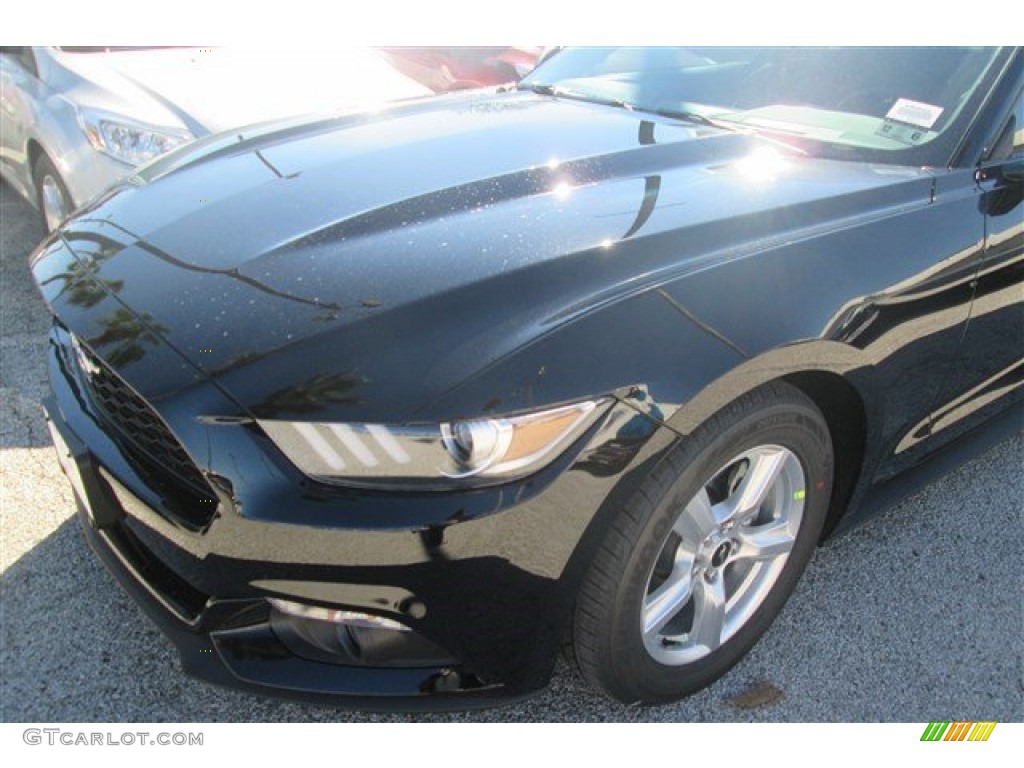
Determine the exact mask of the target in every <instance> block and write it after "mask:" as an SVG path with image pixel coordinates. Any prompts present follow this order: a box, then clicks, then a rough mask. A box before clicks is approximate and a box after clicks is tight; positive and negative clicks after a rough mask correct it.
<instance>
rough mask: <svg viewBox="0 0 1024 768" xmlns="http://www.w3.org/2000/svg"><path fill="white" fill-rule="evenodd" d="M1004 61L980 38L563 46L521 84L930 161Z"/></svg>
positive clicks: (865, 153) (873, 155)
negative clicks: (969, 41) (886, 44)
mask: <svg viewBox="0 0 1024 768" xmlns="http://www.w3.org/2000/svg"><path fill="white" fill-rule="evenodd" d="M1003 60H1005V59H1004V53H1003V52H1001V51H1000V49H997V48H986V47H959V48H953V47H934V48H923V47H919V48H865V47H833V48H820V47H816V48H750V47H742V48H737V47H729V48H724V47H723V48H705V47H700V48H637V47H631V48H579V49H573V48H568V49H566V50H564V51H561V52H559V53H558V54H557V55H555V56H553V57H552V58H551V59H549V60H548V61H547V62H545V63H544V64H542V65H541V66H540V67H538V68H537V69H536V70H534V72H533V73H531V74H530V75H529V76H528V77H527V78H526V79H525V80H524V81H523V83H524V86H526V87H530V86H531V85H533V86H534V88H536V86H537V85H538V84H545V85H550V86H555V87H556V88H555V90H558V88H561V89H563V90H568V91H571V92H573V93H574V94H577V95H582V96H584V97H585V96H591V97H593V99H594V100H601V101H602V102H604V103H610V102H611V101H613V100H615V101H618V102H620V103H623V104H626V105H628V106H629V107H631V108H634V109H637V110H648V111H652V112H659V113H663V114H666V113H677V114H685V113H689V114H691V115H692V114H694V113H695V114H697V115H700V116H703V117H705V118H709V119H713V120H715V121H716V122H720V123H728V124H732V125H735V126H737V127H741V128H743V129H744V130H751V131H754V132H761V133H771V134H775V135H777V136H779V137H780V138H782V139H783V140H785V139H786V138H787V137H788V138H789V139H791V140H793V141H794V142H796V143H798V144H800V145H801V147H804V146H805V145H806V146H809V147H811V149H812V151H813V152H814V153H816V154H820V155H825V156H832V157H839V158H844V159H858V160H871V161H876V162H905V163H906V162H917V161H918V159H920V158H923V159H925V160H927V158H928V156H929V155H933V156H935V159H934V160H932V162H934V163H936V164H938V163H939V162H945V160H947V159H948V154H947V155H945V156H943V152H946V151H947V150H948V148H949V147H951V146H953V145H955V143H956V140H957V138H958V136H957V135H956V134H960V133H962V132H963V131H964V130H966V126H967V124H968V123H969V122H970V118H971V117H972V112H973V111H974V110H976V109H977V108H978V105H979V104H980V102H981V100H982V99H983V97H984V96H985V94H986V93H987V90H988V89H989V88H990V87H991V84H992V82H993V81H994V80H995V78H996V76H997V75H998V70H999V64H1000V62H1001V61H1003ZM932 145H940V146H937V147H935V148H934V150H933V146H932Z"/></svg>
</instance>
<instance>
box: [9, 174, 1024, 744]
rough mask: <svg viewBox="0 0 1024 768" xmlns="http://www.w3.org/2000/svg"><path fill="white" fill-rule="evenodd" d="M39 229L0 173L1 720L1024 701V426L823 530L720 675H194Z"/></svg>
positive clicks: (962, 711) (978, 708)
mask: <svg viewBox="0 0 1024 768" xmlns="http://www.w3.org/2000/svg"><path fill="white" fill-rule="evenodd" d="M41 235H42V230H41V227H40V223H39V220H38V217H37V216H36V214H35V212H34V211H33V210H32V208H31V207H30V206H28V205H27V204H26V203H24V201H22V200H21V199H20V198H18V197H17V195H16V194H15V193H14V192H13V191H12V190H11V188H10V187H9V186H7V185H6V184H2V186H0V510H2V539H0V540H2V554H0V568H2V576H0V601H2V639H0V643H2V647H0V670H2V689H0V707H2V710H0V719H2V720H4V721H42V722H69V721H76V722H77V721H116V722H164V721H169V722H181V721H192V722H207V721H324V722H339V721H357V720H358V721H366V720H371V721H380V720H393V721H409V720H469V721H584V720H585V721H612V720H614V721H683V722H685V721H898V722H915V721H917V722H921V723H922V724H923V723H925V722H928V721H931V720H956V719H967V720H996V721H1001V722H1005V721H1017V722H1019V721H1021V720H1024V675H1022V660H1024V633H1022V631H1021V629H1022V627H1024V600H1022V595H1024V536H1022V535H1021V530H1022V522H1024V521H1022V519H1021V518H1022V512H1024V509H1022V507H1024V472H1022V469H1024V437H1022V436H1021V430H1020V429H1019V427H1018V428H1016V429H1013V430H1011V432H1012V433H1013V434H1012V436H1011V437H1009V438H1008V439H1005V440H1003V441H1002V442H1000V443H999V444H998V445H996V446H995V447H993V448H991V449H990V450H988V451H987V452H986V453H984V455H982V456H981V457H979V458H977V459H975V460H973V461H971V462H969V463H967V464H964V465H962V466H959V467H958V468H956V469H954V470H953V471H951V472H950V473H949V474H947V475H946V476H945V477H942V478H941V479H939V480H937V481H936V482H934V483H932V484H930V485H928V486H927V487H926V488H924V489H923V490H922V491H920V492H918V493H916V494H915V495H913V496H912V497H910V498H908V499H906V500H904V501H902V502H900V503H899V504H897V505H896V506H894V507H892V508H890V509H888V510H887V511H886V512H884V513H883V514H881V515H880V516H878V517H876V518H874V519H873V520H872V521H870V522H869V523H867V524H866V525H864V526H862V527H860V528H859V529H857V530H855V531H854V532H852V533H851V534H849V535H847V536H844V537H842V538H839V539H836V540H834V541H831V542H829V543H827V544H826V545H825V546H824V547H822V548H821V549H819V551H818V552H817V554H816V555H815V557H814V559H813V560H812V562H811V564H810V566H809V568H808V570H807V573H806V574H805V576H804V578H803V580H802V582H801V583H800V585H799V587H798V588H797V590H796V593H795V595H794V596H793V598H792V599H791V600H790V602H789V604H788V605H787V606H786V608H785V609H784V611H783V612H782V615H781V616H780V617H779V620H778V621H777V622H776V624H775V625H774V626H773V627H772V629H771V630H770V631H769V632H768V633H767V635H766V636H765V638H764V639H763V640H762V641H761V643H760V644H759V645H758V646H757V647H756V648H755V649H754V651H753V652H752V653H751V654H750V655H749V656H748V657H747V658H746V659H745V660H744V661H743V662H741V663H740V664H739V665H738V666H737V667H736V668H735V669H733V671H731V672H730V673H729V674H728V675H726V676H725V677H724V678H723V679H722V680H720V681H719V682H718V683H717V684H715V685H714V686H712V687H711V688H710V689H708V690H705V691H703V692H701V693H700V694H698V695H695V696H693V697H691V698H689V699H686V700H685V701H682V702H680V703H678V704H675V705H672V706H665V707H658V708H650V709H642V708H626V707H622V706H619V705H617V704H614V703H611V702H609V701H607V700H605V699H604V698H602V697H601V696H599V695H597V694H595V693H593V692H591V691H589V690H587V689H586V688H585V687H584V686H583V684H582V683H581V681H580V680H579V679H578V678H577V677H575V676H574V675H573V674H572V673H571V672H570V671H569V670H568V669H567V668H566V667H565V665H564V664H560V665H559V667H558V669H557V670H556V674H555V677H554V680H553V682H552V685H551V687H550V689H549V690H548V691H546V692H545V693H543V694H541V695H539V696H537V697H536V698H534V699H531V700H529V701H527V702H525V703H520V704H517V705H515V706H509V707H505V708H501V709H494V710H489V711H484V712H476V713H466V714H451V715H446V714H437V715H423V716H413V715H392V716H385V715H374V714H366V713H354V712H347V711H343V710H340V709H338V708H335V707H324V706H314V705H303V704H296V703H292V702H284V701H279V700H274V699H269V698H262V697H257V696H252V695H248V694H241V693H236V692H233V691H226V690H221V689H218V688H214V687H211V686H209V685H206V684H204V683H200V682H197V681H195V680H192V679H190V678H187V677H185V676H184V675H183V674H182V672H181V669H180V667H179V665H178V662H177V658H176V655H175V653H174V650H173V648H172V646H171V644H170V643H169V641H167V640H166V639H164V637H163V636H162V635H161V634H160V633H159V632H158V631H157V630H156V629H155V627H153V626H152V625H151V624H150V623H149V621H148V620H147V619H146V618H145V616H144V615H143V614H142V612H141V610H140V609H138V608H137V607H136V606H135V605H134V604H133V603H132V602H131V601H130V600H129V599H128V598H127V596H126V595H125V594H124V593H123V592H122V590H121V589H120V587H119V586H118V585H117V584H116V583H115V581H114V580H113V578H112V577H111V576H109V575H108V574H107V573H106V571H105V570H104V569H103V567H102V566H101V565H100V563H99V561H98V560H97V559H96V558H95V557H93V555H92V554H91V552H89V551H88V548H87V546H86V545H85V543H84V541H83V539H82V536H81V534H80V532H79V530H78V524H77V522H76V521H75V519H74V518H73V513H74V502H73V500H72V497H71V493H70V490H69V487H68V484H67V483H66V482H65V480H64V478H63V476H62V475H61V472H60V469H59V468H58V465H57V462H56V459H55V458H54V456H53V449H52V447H51V446H50V441H49V437H48V435H47V432H46V429H45V425H44V422H43V417H42V412H41V409H40V401H41V399H42V398H43V397H44V395H45V392H46V390H47V384H46V374H45V366H44V353H45V344H46V342H45V336H46V329H47V327H48V325H49V320H48V318H47V313H46V309H45V307H44V306H43V303H42V301H41V300H40V299H39V297H38V294H37V293H36V291H35V288H34V287H33V285H32V283H31V279H30V276H29V271H28V267H27V256H28V254H29V252H30V251H31V249H32V247H33V246H34V244H35V243H36V241H37V240H38V239H39V238H40V237H41Z"/></svg>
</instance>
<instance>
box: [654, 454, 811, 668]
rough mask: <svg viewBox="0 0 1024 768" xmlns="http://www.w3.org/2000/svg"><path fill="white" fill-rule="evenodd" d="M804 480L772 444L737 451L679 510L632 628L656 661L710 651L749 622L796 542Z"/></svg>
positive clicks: (794, 462)
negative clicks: (637, 625)
mask: <svg viewBox="0 0 1024 768" xmlns="http://www.w3.org/2000/svg"><path fill="white" fill-rule="evenodd" d="M804 484H805V478H804V471H803V468H802V467H801V464H800V460H799V459H798V458H797V457H796V455H795V454H794V453H793V452H792V451H790V450H788V449H787V448H783V447H781V446H778V445H761V446H758V447H756V448H752V449H750V450H748V451H744V452H743V453H741V454H740V455H738V456H736V457H734V458H733V459H731V460H730V461H728V462H727V463H726V464H725V465H724V466H723V467H721V468H720V469H719V470H718V471H717V472H715V473H714V475H712V476H711V477H710V478H709V479H708V481H707V482H706V483H705V484H704V486H703V487H702V488H701V490H700V491H699V492H698V493H697V495H696V496H694V497H693V498H692V499H691V500H690V501H689V502H688V503H687V504H686V506H685V507H684V508H683V509H682V510H680V512H679V515H678V517H677V518H676V521H675V523H674V525H673V526H672V529H671V531H670V532H669V534H668V535H667V537H666V539H665V542H664V544H663V545H662V548H661V552H660V554H659V556H658V558H657V560H656V561H655V564H654V567H653V568H652V569H651V572H650V574H649V575H648V578H647V589H646V595H645V598H644V602H643V606H642V608H641V616H640V630H641V633H642V635H643V642H644V647H645V648H646V650H647V652H648V654H650V656H651V657H652V658H653V659H654V660H655V661H657V662H659V663H661V664H666V665H672V666H678V665H682V664H689V663H691V662H693V661H697V660H698V659H701V658H704V657H705V656H707V655H709V654H711V653H712V652H714V651H715V650H716V649H718V647H719V646H721V645H722V643H724V642H726V641H727V640H729V638H731V637H732V636H733V635H734V634H736V632H737V631H739V629H740V628H741V627H742V626H743V625H744V624H745V623H746V622H747V621H748V620H749V619H750V617H751V616H752V615H753V614H754V612H755V611H756V610H757V609H758V607H759V606H760V605H761V604H762V603H763V602H764V600H765V598H766V597H767V596H768V594H769V593H770V592H771V590H772V586H773V585H774V584H775V581H776V580H777V579H778V577H779V574H780V573H781V572H782V569H783V568H784V567H785V564H786V561H787V559H788V558H789V554H790V552H791V551H792V549H793V546H794V544H795V543H796V538H797V534H798V532H799V530H800V522H801V520H802V519H803V513H804V497H805V487H804Z"/></svg>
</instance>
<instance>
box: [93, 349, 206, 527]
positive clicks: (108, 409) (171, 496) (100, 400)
mask: <svg viewBox="0 0 1024 768" xmlns="http://www.w3.org/2000/svg"><path fill="white" fill-rule="evenodd" d="M75 346H76V349H77V352H78V353H79V355H80V358H79V360H80V362H79V366H80V367H81V368H83V369H84V370H83V371H82V373H83V376H82V378H83V379H84V380H85V382H86V384H87V386H88V388H89V393H90V395H91V398H92V400H93V402H94V403H95V404H96V406H97V407H98V409H99V410H100V411H101V414H102V416H103V417H105V418H104V420H105V421H106V422H107V423H109V425H110V426H112V427H113V428H114V429H115V430H116V431H117V434H116V435H111V436H112V437H114V438H115V439H118V438H119V437H120V438H121V439H120V440H118V442H119V443H120V444H121V446H122V447H123V448H125V449H126V451H127V452H128V453H130V454H131V455H132V457H133V458H135V459H136V460H137V461H136V462H135V463H136V466H137V468H138V469H139V470H140V471H141V472H142V473H143V474H144V475H145V476H146V479H147V480H148V481H150V484H151V486H152V487H153V490H155V491H157V492H158V493H160V494H161V496H162V497H163V499H164V502H165V503H166V504H167V506H168V509H169V510H170V511H172V512H173V513H174V514H175V515H176V516H177V517H179V518H181V520H182V521H183V522H185V523H187V524H189V525H190V526H193V527H196V526H203V525H205V524H206V523H208V522H209V521H210V519H211V518H212V517H213V513H214V511H215V510H216V507H217V496H216V494H214V492H213V490H212V489H211V488H210V486H209V484H208V483H207V482H206V478H204V477H203V474H202V473H201V472H200V471H199V468H198V467H197V466H196V465H195V463H194V462H193V461H192V459H191V458H190V457H189V455H188V453H187V452H186V451H185V449H184V448H183V447H182V445H181V443H179V442H178V439H177V438H176V437H175V436H174V435H173V433H172V432H171V430H170V429H169V428H168V426H167V425H166V424H165V423H164V420H163V419H161V418H160V416H159V415H158V414H157V413H156V411H154V410H153V409H152V408H151V407H150V406H149V404H148V403H147V402H146V401H145V400H143V399H142V398H141V397H140V396H139V395H138V394H136V392H135V390H133V389H132V388H131V387H129V386H128V384H127V383H125V381H124V380H123V379H122V378H121V377H120V376H118V375H117V374H116V373H114V372H113V371H112V370H111V369H110V368H109V367H108V366H107V364H106V363H104V362H103V360H101V359H100V358H99V357H98V356H97V355H96V354H95V353H94V352H93V351H92V350H91V349H89V348H88V347H87V346H86V345H85V344H82V343H81V342H79V341H78V340H76V341H75ZM139 464H141V466H139Z"/></svg>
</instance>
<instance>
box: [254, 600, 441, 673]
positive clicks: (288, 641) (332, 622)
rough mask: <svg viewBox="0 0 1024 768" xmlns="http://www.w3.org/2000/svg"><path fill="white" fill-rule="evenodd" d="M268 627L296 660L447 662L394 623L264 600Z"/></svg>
mask: <svg viewBox="0 0 1024 768" xmlns="http://www.w3.org/2000/svg"><path fill="white" fill-rule="evenodd" d="M267 602H269V603H270V605H271V607H272V608H273V609H274V610H273V611H272V612H271V617H270V626H271V628H272V629H273V631H274V633H275V634H276V635H277V636H278V638H279V639H280V640H281V642H282V643H284V644H285V646H286V647H287V648H288V649H289V650H290V651H291V652H292V653H294V654H295V655H296V656H301V657H303V658H309V659H315V660H317V661H328V662H331V663H334V664H349V665H360V666H376V667H422V666H443V665H450V664H453V663H454V662H455V660H454V659H453V658H452V656H451V655H450V654H448V653H446V652H445V651H444V650H443V649H441V648H440V647H438V646H437V645H436V644H434V643H432V642H431V641H429V640H427V639H426V638H424V637H422V636H421V635H419V634H418V633H416V632H415V631H413V630H412V629H411V628H410V627H407V626H406V625H404V624H402V623H401V622H399V621H395V620H394V619H389V618H386V617H384V616H376V615H374V614H369V613H362V612H359V611H350V610H342V609H336V608H327V607H325V606H319V605H309V604H307V603H299V602H294V601H291V600H282V599H278V598H267Z"/></svg>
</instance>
